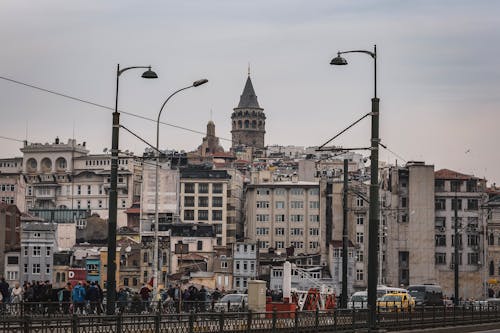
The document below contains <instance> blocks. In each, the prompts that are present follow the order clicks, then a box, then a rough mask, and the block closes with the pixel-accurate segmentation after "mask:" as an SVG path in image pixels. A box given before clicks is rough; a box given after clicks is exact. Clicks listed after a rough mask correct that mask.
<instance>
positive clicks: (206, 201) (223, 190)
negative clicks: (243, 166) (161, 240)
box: [180, 166, 234, 246]
mask: <svg viewBox="0 0 500 333" xmlns="http://www.w3.org/2000/svg"><path fill="white" fill-rule="evenodd" d="M230 187H231V176H230V174H229V173H228V172H227V171H226V170H212V169H211V168H206V167H203V166H200V167H191V168H186V169H182V170H181V174H180V216H181V220H182V221H183V222H185V223H207V224H210V225H213V226H214V230H215V234H216V238H217V245H222V246H226V245H227V244H228V243H227V236H228V228H227V220H228V199H229V198H228V193H229V195H231V192H230V191H229V188H230ZM229 230H232V229H229ZM230 235H231V240H234V236H233V235H234V230H232V233H230Z"/></svg>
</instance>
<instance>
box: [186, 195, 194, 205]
mask: <svg viewBox="0 0 500 333" xmlns="http://www.w3.org/2000/svg"><path fill="white" fill-rule="evenodd" d="M184 206H185V207H194V197H184Z"/></svg>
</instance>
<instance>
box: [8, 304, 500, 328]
mask: <svg viewBox="0 0 500 333" xmlns="http://www.w3.org/2000/svg"><path fill="white" fill-rule="evenodd" d="M30 305H33V304H30ZM368 315H369V314H368V311H367V310H365V309H360V310H351V309H336V310H328V311H318V310H316V311H296V312H277V311H272V312H252V311H246V312H195V311H191V312H189V313H183V312H181V313H175V314H170V313H162V312H159V311H156V312H152V313H142V314H131V313H118V314H116V315H112V316H108V315H104V314H102V315H95V314H57V315H52V316H45V315H30V314H27V313H24V314H23V315H15V314H4V315H3V316H1V317H0V332H9V333H28V332H34V331H37V332H44V333H62V332H71V333H79V332H85V333H94V332H95V333H97V332H99V333H108V332H109V333H138V332H155V333H160V332H167V333H217V332H220V333H222V332H224V333H226V332H230V333H299V332H300V333H318V332H337V331H353V330H358V329H362V328H367V327H368V318H369V316H368ZM55 316H56V317H55ZM377 319H378V322H377V323H378V326H379V327H380V328H385V329H387V330H401V329H422V328H428V327H443V326H450V325H453V326H459V325H470V324H484V323H493V322H495V323H496V322H500V307H497V306H484V307H481V306H480V307H479V308H477V309H476V308H474V307H469V308H467V307H465V306H462V307H418V308H416V309H415V310H411V311H407V312H406V311H397V309H396V308H395V309H394V311H387V312H385V311H384V312H379V313H378V315H377Z"/></svg>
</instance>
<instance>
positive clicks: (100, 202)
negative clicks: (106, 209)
mask: <svg viewBox="0 0 500 333" xmlns="http://www.w3.org/2000/svg"><path fill="white" fill-rule="evenodd" d="M98 207H99V208H102V200H99V201H98Z"/></svg>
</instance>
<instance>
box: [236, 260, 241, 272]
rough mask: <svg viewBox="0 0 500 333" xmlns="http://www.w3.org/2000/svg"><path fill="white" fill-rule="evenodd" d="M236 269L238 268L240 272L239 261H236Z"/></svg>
mask: <svg viewBox="0 0 500 333" xmlns="http://www.w3.org/2000/svg"><path fill="white" fill-rule="evenodd" d="M235 267H236V270H237V271H239V270H240V261H239V260H236V263H235Z"/></svg>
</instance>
